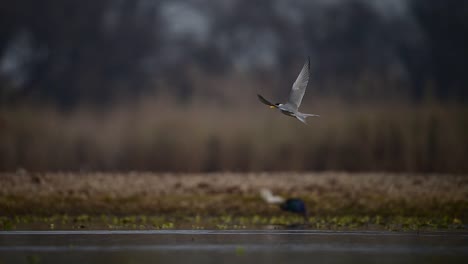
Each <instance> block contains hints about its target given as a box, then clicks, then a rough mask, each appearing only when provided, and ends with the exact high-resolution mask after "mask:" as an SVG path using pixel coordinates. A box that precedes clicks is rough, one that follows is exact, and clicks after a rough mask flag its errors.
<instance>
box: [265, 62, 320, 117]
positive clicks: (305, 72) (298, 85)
mask: <svg viewBox="0 0 468 264" xmlns="http://www.w3.org/2000/svg"><path fill="white" fill-rule="evenodd" d="M309 76H310V57H309V58H308V59H307V61H306V62H305V63H304V66H303V67H302V70H301V72H300V73H299V76H297V79H296V81H295V82H294V84H293V86H292V89H291V92H290V93H289V98H288V101H287V102H286V103H285V104H280V103H276V104H273V103H271V102H269V101H268V100H266V99H265V98H264V97H263V96H261V95H260V94H257V96H258V99H259V100H260V102H262V103H264V104H266V105H268V106H270V108H273V109H274V108H276V109H279V110H280V111H281V113H283V114H285V115H287V116H290V117H294V118H296V119H298V120H299V121H301V122H302V123H304V124H307V122H306V118H307V117H309V116H319V115H315V114H306V113H301V112H299V106H300V105H301V102H302V97H304V93H305V90H306V88H307V84H308V83H309Z"/></svg>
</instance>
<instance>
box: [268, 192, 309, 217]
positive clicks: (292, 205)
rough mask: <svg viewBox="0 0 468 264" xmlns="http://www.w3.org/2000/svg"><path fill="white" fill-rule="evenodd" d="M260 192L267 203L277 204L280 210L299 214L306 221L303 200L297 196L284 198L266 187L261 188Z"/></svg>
mask: <svg viewBox="0 0 468 264" xmlns="http://www.w3.org/2000/svg"><path fill="white" fill-rule="evenodd" d="M260 194H261V196H262V198H263V200H265V201H266V202H267V203H269V204H279V206H280V208H281V210H284V211H288V212H291V213H295V214H300V215H302V216H303V217H304V220H305V222H307V221H308V215H307V209H306V205H305V203H304V201H303V200H301V199H298V198H289V199H284V198H283V197H281V196H277V195H273V194H272V193H271V191H270V190H268V189H262V190H261V191H260Z"/></svg>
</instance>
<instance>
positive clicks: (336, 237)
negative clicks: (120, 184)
mask: <svg viewBox="0 0 468 264" xmlns="http://www.w3.org/2000/svg"><path fill="white" fill-rule="evenodd" d="M306 262H307V263H468V234H466V233H463V234H461V233H424V234H415V233H386V232H323V231H301V230H294V231H285V230H273V231H270V230H268V231H265V230H262V231H205V230H203V231H192V230H177V231H174V230H171V231H6V232H0V263H1V264H8V263H31V264H38V263H80V264H81V263H255V264H258V263H306Z"/></svg>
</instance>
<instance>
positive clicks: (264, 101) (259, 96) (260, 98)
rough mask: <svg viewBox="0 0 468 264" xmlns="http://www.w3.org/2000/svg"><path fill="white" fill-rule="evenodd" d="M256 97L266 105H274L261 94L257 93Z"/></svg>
mask: <svg viewBox="0 0 468 264" xmlns="http://www.w3.org/2000/svg"><path fill="white" fill-rule="evenodd" d="M257 97H258V99H259V100H260V102H262V103H264V104H266V105H269V106H275V104H272V103H270V102H269V101H268V100H267V99H265V98H263V96H261V95H259V94H257Z"/></svg>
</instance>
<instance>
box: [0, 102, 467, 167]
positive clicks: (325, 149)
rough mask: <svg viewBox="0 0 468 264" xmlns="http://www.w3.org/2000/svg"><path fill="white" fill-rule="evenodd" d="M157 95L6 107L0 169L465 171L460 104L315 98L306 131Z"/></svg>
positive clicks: (231, 108) (237, 107) (248, 112)
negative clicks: (96, 103)
mask: <svg viewBox="0 0 468 264" xmlns="http://www.w3.org/2000/svg"><path fill="white" fill-rule="evenodd" d="M158 98H159V99H154V98H147V99H144V100H141V101H140V102H138V103H134V104H119V105H115V106H114V107H113V108H111V109H107V110H93V109H92V108H90V107H85V106H83V107H81V108H78V109H76V110H74V111H72V112H67V113H63V112H61V111H58V110H56V109H54V108H51V107H32V106H22V107H20V106H17V107H8V108H6V107H4V108H3V109H2V110H1V114H0V118H1V119H0V121H1V122H0V169H1V170H4V171H5V170H16V169H18V168H25V169H27V170H37V171H45V170H152V171H187V172H198V171H265V170H275V171H281V170H296V171H308V170H347V171H412V172H416V171H418V172H450V173H466V172H468V162H466V161H467V160H466V157H468V136H467V135H468V107H466V106H460V105H458V106H453V105H440V104H437V103H427V104H420V105H416V106H415V105H410V104H407V103H387V104H377V103H374V104H364V105H357V104H340V103H336V102H333V101H332V100H325V99H324V100H319V99H317V100H315V101H316V102H315V104H314V109H307V104H306V105H305V109H303V110H304V112H312V113H318V114H321V116H322V117H321V118H316V119H311V120H309V121H310V126H304V125H303V124H301V123H300V122H298V121H297V120H294V119H292V118H288V117H286V116H283V115H280V114H278V113H277V112H274V111H271V110H268V109H267V108H266V107H263V105H261V104H260V103H257V102H255V103H254V101H252V100H251V101H248V102H242V103H239V104H234V103H231V104H228V103H226V104H223V103H207V102H206V101H205V102H196V101H195V102H192V103H189V104H186V105H179V104H178V103H176V102H173V101H171V100H166V99H163V98H165V97H164V96H159V97H158ZM253 98H254V97H253ZM221 102H222V100H221ZM309 105H310V104H309Z"/></svg>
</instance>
